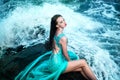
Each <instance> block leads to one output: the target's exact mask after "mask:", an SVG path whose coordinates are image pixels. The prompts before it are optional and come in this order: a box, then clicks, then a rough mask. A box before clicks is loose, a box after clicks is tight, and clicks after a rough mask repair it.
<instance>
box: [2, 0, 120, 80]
mask: <svg viewBox="0 0 120 80" xmlns="http://www.w3.org/2000/svg"><path fill="white" fill-rule="evenodd" d="M0 5H1V6H0V12H1V14H0V56H2V55H3V54H4V50H5V49H6V48H8V47H14V48H15V47H17V46H19V45H24V47H25V48H27V47H28V46H32V45H35V44H38V43H44V42H45V41H46V40H47V38H48V36H49V29H50V28H49V26H50V19H51V17H52V16H53V15H54V14H61V15H63V17H64V18H65V20H66V22H67V27H66V28H65V30H64V33H65V34H66V36H67V37H68V39H69V41H68V48H69V49H70V50H72V51H75V52H76V53H77V54H78V55H79V57H80V58H85V59H86V60H87V62H88V63H89V64H90V66H91V68H92V70H93V71H94V73H95V74H96V76H97V77H98V79H99V80H119V79H120V67H119V66H120V63H119V62H120V26H119V25H120V10H119V7H120V2H119V1H118V0H107V1H106V0H89V1H87V0H81V1H79V0H52V1H51V0H35V1H34V0H22V1H19V0H15V1H14V0H8V1H7V0H1V1H0Z"/></svg>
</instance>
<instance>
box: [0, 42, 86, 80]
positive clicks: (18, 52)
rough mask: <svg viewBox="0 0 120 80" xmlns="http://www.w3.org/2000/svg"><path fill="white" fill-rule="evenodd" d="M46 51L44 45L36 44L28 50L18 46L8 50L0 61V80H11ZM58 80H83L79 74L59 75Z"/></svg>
mask: <svg viewBox="0 0 120 80" xmlns="http://www.w3.org/2000/svg"><path fill="white" fill-rule="evenodd" d="M46 51H47V49H46V47H45V45H44V44H37V45H34V46H31V47H28V48H25V49H24V48H23V46H19V47H17V48H15V49H14V48H8V49H7V50H6V53H5V54H4V56H3V57H2V58H1V59H0V80H13V79H14V77H15V76H16V75H17V74H18V73H19V72H20V71H21V70H23V69H24V68H25V66H26V65H28V64H29V63H30V62H31V61H33V60H34V59H36V58H37V57H38V56H40V55H41V54H42V53H45V52H46ZM59 80H85V78H84V77H83V76H82V75H81V74H80V73H79V72H70V73H65V74H62V75H60V77H59Z"/></svg>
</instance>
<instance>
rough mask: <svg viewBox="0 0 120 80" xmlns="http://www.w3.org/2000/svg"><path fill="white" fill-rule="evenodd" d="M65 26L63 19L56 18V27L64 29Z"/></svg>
mask: <svg viewBox="0 0 120 80" xmlns="http://www.w3.org/2000/svg"><path fill="white" fill-rule="evenodd" d="M66 25H67V24H66V22H65V20H64V18H63V17H58V18H57V25H56V27H60V28H64V27H66Z"/></svg>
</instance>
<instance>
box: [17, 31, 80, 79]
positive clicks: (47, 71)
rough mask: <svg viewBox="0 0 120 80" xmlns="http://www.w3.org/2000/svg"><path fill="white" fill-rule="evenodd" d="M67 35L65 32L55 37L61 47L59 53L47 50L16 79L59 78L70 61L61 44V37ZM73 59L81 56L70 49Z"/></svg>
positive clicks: (69, 52)
mask: <svg viewBox="0 0 120 80" xmlns="http://www.w3.org/2000/svg"><path fill="white" fill-rule="evenodd" d="M63 36H65V35H64V34H63V33H61V34H59V35H58V36H55V37H54V40H55V42H56V44H57V46H58V47H59V48H60V50H59V52H58V53H55V54H54V53H53V52H52V51H49V52H46V53H44V54H43V55H41V56H39V57H38V58H37V59H36V60H34V61H33V62H32V63H30V64H29V65H28V66H27V67H26V68H25V69H24V70H23V71H22V72H20V73H19V74H18V75H17V76H16V77H15V80H58V78H59V76H60V74H62V73H63V72H64V71H65V70H66V68H67V65H68V61H67V60H66V58H65V57H64V55H63V53H62V47H61V45H60V44H59V41H60V39H61V38H62V37H63ZM68 55H69V57H70V59H71V60H77V59H79V57H78V56H77V55H76V54H75V53H73V52H71V51H68Z"/></svg>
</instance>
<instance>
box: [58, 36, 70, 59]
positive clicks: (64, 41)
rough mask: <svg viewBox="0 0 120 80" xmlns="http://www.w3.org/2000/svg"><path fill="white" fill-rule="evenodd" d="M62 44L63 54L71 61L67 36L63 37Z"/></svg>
mask: <svg viewBox="0 0 120 80" xmlns="http://www.w3.org/2000/svg"><path fill="white" fill-rule="evenodd" d="M60 44H61V45H62V51H63V54H64V56H65V58H66V59H67V60H68V61H70V58H69V56H68V52H67V38H66V37H62V38H61V40H60Z"/></svg>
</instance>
